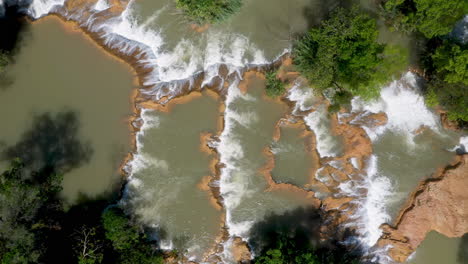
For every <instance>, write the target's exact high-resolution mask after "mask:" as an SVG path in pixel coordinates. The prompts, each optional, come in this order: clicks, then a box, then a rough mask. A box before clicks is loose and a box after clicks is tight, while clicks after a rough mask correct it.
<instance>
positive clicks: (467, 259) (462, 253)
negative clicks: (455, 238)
mask: <svg viewBox="0 0 468 264" xmlns="http://www.w3.org/2000/svg"><path fill="white" fill-rule="evenodd" d="M457 257H458V258H457V260H458V263H460V264H466V263H468V234H465V235H464V236H462V238H461V242H460V246H459V247H458V256H457Z"/></svg>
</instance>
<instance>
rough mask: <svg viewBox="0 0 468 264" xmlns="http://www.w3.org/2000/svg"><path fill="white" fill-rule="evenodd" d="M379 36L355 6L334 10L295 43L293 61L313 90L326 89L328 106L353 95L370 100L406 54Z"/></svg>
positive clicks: (323, 90) (403, 59) (401, 66)
mask: <svg viewBox="0 0 468 264" xmlns="http://www.w3.org/2000/svg"><path fill="white" fill-rule="evenodd" d="M378 34H379V31H378V29H377V25H376V21H375V20H374V19H372V18H371V17H369V16H368V15H367V14H365V13H362V12H361V11H359V9H358V8H357V7H353V8H352V9H351V10H346V9H344V8H337V9H336V10H335V11H333V12H332V13H331V14H330V18H329V19H327V20H324V21H323V22H322V24H321V26H320V27H318V28H313V29H312V30H310V31H309V33H308V34H306V35H305V36H303V37H302V38H301V39H299V40H298V41H297V43H296V45H295V47H294V49H293V57H294V62H295V64H296V65H297V67H298V69H299V71H300V72H301V73H302V74H303V76H305V77H306V78H307V79H309V80H310V81H311V82H312V84H313V85H314V87H315V88H317V89H318V90H319V91H321V92H325V91H328V92H330V96H331V97H333V101H334V103H335V105H334V106H332V109H335V110H336V109H339V105H340V104H343V103H346V102H347V101H348V100H349V99H350V98H351V97H352V96H360V97H362V98H365V99H372V98H375V97H376V96H378V95H379V91H380V87H381V86H382V85H383V84H385V83H386V82H388V81H389V80H390V79H391V78H392V77H393V76H395V75H396V74H398V73H399V71H401V70H402V69H404V67H405V65H406V64H407V57H408V51H407V50H405V49H403V48H402V47H398V46H392V45H386V44H382V43H379V42H378V41H377V38H378Z"/></svg>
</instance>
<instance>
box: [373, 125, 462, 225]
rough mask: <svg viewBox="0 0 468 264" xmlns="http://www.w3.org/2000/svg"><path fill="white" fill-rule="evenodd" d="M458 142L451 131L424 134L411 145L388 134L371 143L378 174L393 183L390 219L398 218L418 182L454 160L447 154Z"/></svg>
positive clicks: (400, 137)
mask: <svg viewBox="0 0 468 264" xmlns="http://www.w3.org/2000/svg"><path fill="white" fill-rule="evenodd" d="M457 140H458V137H457V136H456V133H453V132H450V131H442V134H438V133H436V132H433V131H431V130H425V131H424V132H423V133H421V134H419V135H417V136H416V137H415V139H414V144H411V143H408V141H407V138H406V136H404V135H401V134H398V133H394V132H391V131H389V132H387V133H386V134H384V135H383V136H381V137H380V138H379V139H378V141H377V142H375V143H374V145H373V147H374V154H376V155H377V156H378V167H379V173H381V174H382V175H385V176H387V177H389V178H390V179H391V180H392V181H393V183H394V184H393V186H394V188H395V189H394V190H395V195H394V196H393V197H392V201H391V203H390V204H389V207H388V209H389V212H390V215H391V216H392V218H395V217H396V216H397V214H398V212H399V210H400V209H401V207H402V206H403V204H404V203H405V201H406V199H407V198H408V195H409V194H410V193H411V192H412V191H414V190H415V188H416V187H417V185H418V184H419V182H420V181H421V180H423V179H426V178H428V177H430V176H431V175H432V174H433V173H434V172H435V171H436V170H437V169H439V168H442V167H444V166H446V165H447V164H448V163H450V162H451V161H452V160H453V159H454V157H455V154H454V153H453V152H451V151H449V150H448V146H454V145H456V144H457Z"/></svg>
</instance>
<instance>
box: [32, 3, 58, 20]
mask: <svg viewBox="0 0 468 264" xmlns="http://www.w3.org/2000/svg"><path fill="white" fill-rule="evenodd" d="M64 3H65V0H33V2H32V3H31V6H30V7H29V13H30V15H31V16H32V17H33V18H35V19H38V18H40V17H42V16H45V15H47V14H49V13H50V12H53V11H54V10H55V8H57V7H60V6H63V4H64Z"/></svg>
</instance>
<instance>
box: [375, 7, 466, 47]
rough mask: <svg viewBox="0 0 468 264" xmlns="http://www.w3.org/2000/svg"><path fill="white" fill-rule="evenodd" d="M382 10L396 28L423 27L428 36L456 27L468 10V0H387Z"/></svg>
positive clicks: (439, 34)
mask: <svg viewBox="0 0 468 264" xmlns="http://www.w3.org/2000/svg"><path fill="white" fill-rule="evenodd" d="M382 11H383V12H382V13H383V15H384V17H385V18H386V20H387V22H388V23H389V24H390V25H391V27H392V28H393V29H394V30H399V31H403V32H407V33H410V32H414V31H416V30H417V31H419V32H421V33H422V34H424V36H426V37H427V38H432V37H436V36H442V35H446V34H448V33H449V32H450V31H452V28H453V26H454V24H455V23H456V22H457V21H458V20H460V19H461V18H463V16H464V15H465V14H466V13H468V2H467V1H466V0H387V1H383V2H382Z"/></svg>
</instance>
